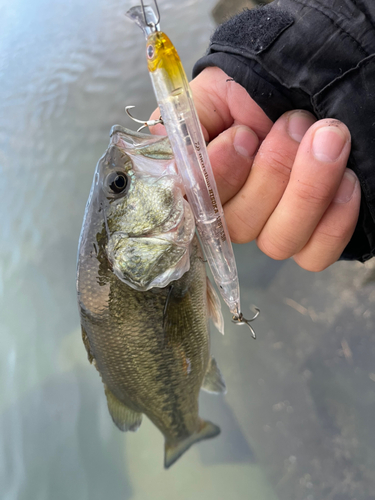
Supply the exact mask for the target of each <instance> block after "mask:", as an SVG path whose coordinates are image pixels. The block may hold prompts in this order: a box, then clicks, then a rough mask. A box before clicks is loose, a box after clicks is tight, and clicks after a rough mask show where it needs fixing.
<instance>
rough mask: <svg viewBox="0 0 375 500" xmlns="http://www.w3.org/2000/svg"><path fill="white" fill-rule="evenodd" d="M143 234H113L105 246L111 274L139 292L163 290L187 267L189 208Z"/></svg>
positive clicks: (190, 229) (185, 205)
mask: <svg viewBox="0 0 375 500" xmlns="http://www.w3.org/2000/svg"><path fill="white" fill-rule="evenodd" d="M182 203H183V210H181V212H180V213H178V211H176V212H177V217H176V216H174V215H173V216H172V217H171V218H169V219H168V220H166V221H165V222H164V223H163V224H162V225H161V226H159V227H158V228H155V229H153V230H152V231H150V232H148V233H147V234H144V235H131V234H127V233H125V232H122V231H117V232H115V233H114V234H113V235H112V236H111V237H110V239H109V241H108V245H107V254H108V258H109V260H110V262H111V264H112V268H113V272H114V273H115V275H116V276H117V277H118V278H119V279H120V280H121V281H123V282H124V283H126V284H127V285H129V286H130V287H132V288H134V289H135V290H138V291H146V290H150V289H151V288H155V287H156V288H164V287H166V286H168V284H169V283H170V282H171V281H175V280H177V279H179V278H181V276H182V275H183V274H184V273H185V272H186V271H188V270H189V268H190V252H189V247H190V243H191V241H192V239H193V237H194V233H195V221H194V216H193V213H192V211H191V208H190V205H189V204H188V203H187V201H186V200H184V199H182Z"/></svg>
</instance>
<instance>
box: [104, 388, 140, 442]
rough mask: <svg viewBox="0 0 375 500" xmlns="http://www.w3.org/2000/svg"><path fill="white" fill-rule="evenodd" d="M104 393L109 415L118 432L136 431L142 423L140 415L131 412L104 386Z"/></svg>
mask: <svg viewBox="0 0 375 500" xmlns="http://www.w3.org/2000/svg"><path fill="white" fill-rule="evenodd" d="M104 391H105V395H106V396H107V404H108V410H109V413H110V414H111V417H112V420H113V421H114V423H115V424H116V425H117V427H118V428H119V429H120V431H133V432H134V431H136V430H137V429H138V427H139V426H140V425H141V423H142V413H138V412H136V411H134V410H131V409H130V408H128V407H127V406H126V405H124V403H122V402H121V401H120V400H119V399H117V398H116V396H114V395H113V394H112V392H111V391H110V390H109V389H108V387H107V386H106V385H104Z"/></svg>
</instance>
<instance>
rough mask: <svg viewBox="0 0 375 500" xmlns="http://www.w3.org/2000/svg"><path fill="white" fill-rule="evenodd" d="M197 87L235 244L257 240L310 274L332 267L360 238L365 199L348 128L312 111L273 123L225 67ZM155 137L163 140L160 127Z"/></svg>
mask: <svg viewBox="0 0 375 500" xmlns="http://www.w3.org/2000/svg"><path fill="white" fill-rule="evenodd" d="M191 88H192V92H193V95H194V102H195V105H196V108H197V112H198V115H199V118H200V121H201V124H202V127H203V130H204V134H205V138H206V140H207V141H209V145H208V153H209V156H210V160H211V164H212V168H213V171H214V174H215V178H216V183H217V187H218V190H219V194H220V198H221V201H222V204H223V207H224V212H225V218H226V221H227V224H228V229H229V233H230V235H231V238H232V241H233V242H235V243H246V242H249V241H252V240H254V239H256V241H257V244H258V247H259V248H260V250H262V251H263V252H264V253H265V254H266V255H268V256H269V257H271V258H273V259H276V260H282V259H287V258H289V257H293V258H294V260H295V261H296V262H297V264H299V265H300V266H301V267H302V268H304V269H307V270H309V271H321V270H323V269H325V268H326V267H328V266H329V265H331V264H333V263H334V262H335V261H336V260H337V259H338V258H339V257H340V255H341V253H342V251H343V250H344V248H345V247H346V245H347V243H348V242H349V240H350V238H351V236H352V234H353V232H354V229H355V225H356V222H357V219H358V214H359V205H360V197H361V191H360V186H359V182H358V179H357V177H356V175H355V174H354V172H353V171H352V170H350V169H348V168H346V163H347V160H348V157H349V153H350V133H349V130H348V128H347V127H346V126H345V125H344V124H343V123H341V122H339V121H337V120H330V119H324V120H320V121H316V119H315V118H314V116H313V115H311V114H310V113H308V112H306V111H290V112H288V113H285V114H284V115H283V116H281V117H280V118H279V119H278V120H277V121H276V122H275V124H272V122H271V121H270V120H269V119H268V117H267V116H266V115H265V113H264V112H263V111H262V110H261V108H260V107H259V106H258V105H257V104H256V103H255V101H253V99H251V97H250V96H249V94H248V93H247V92H246V90H245V89H244V88H243V87H241V86H240V85H239V84H237V83H235V82H234V81H230V79H229V77H228V76H227V75H226V74H225V73H224V72H223V71H222V70H220V69H219V68H206V69H205V70H204V71H202V73H200V74H199V75H198V77H197V78H195V79H194V80H193V81H192V82H191ZM157 115H158V113H157V111H155V112H154V114H153V118H155V117H156V116H157ZM153 133H163V130H162V129H161V125H158V126H156V127H153ZM164 133H165V132H164Z"/></svg>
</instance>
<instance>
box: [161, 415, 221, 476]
mask: <svg viewBox="0 0 375 500" xmlns="http://www.w3.org/2000/svg"><path fill="white" fill-rule="evenodd" d="M218 434H220V427H218V426H217V425H215V424H213V423H212V422H209V421H207V420H200V429H199V431H197V432H194V434H192V435H191V436H189V437H188V438H186V439H184V440H182V441H178V442H175V443H169V442H168V441H165V448H164V451H165V454H164V467H165V468H166V469H168V468H169V467H170V466H171V465H172V464H174V463H175V462H176V460H178V459H179V458H180V456H181V455H182V454H183V453H185V451H187V450H188V449H189V448H190V446H191V445H193V444H194V443H198V442H199V441H202V440H203V439H210V438H213V437H215V436H217V435H218Z"/></svg>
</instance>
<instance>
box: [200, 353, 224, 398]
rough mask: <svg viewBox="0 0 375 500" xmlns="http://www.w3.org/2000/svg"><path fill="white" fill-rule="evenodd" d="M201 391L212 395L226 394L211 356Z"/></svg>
mask: <svg viewBox="0 0 375 500" xmlns="http://www.w3.org/2000/svg"><path fill="white" fill-rule="evenodd" d="M202 389H203V390H205V391H206V392H213V393H214V394H225V393H226V392H227V388H226V386H225V382H224V379H223V376H222V374H221V371H220V370H219V367H218V366H217V363H216V359H215V358H214V357H213V356H212V357H211V359H210V361H209V362H208V367H207V371H206V375H205V377H204V379H203V384H202Z"/></svg>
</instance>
